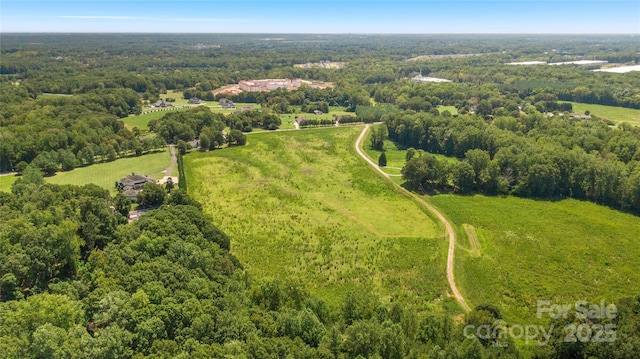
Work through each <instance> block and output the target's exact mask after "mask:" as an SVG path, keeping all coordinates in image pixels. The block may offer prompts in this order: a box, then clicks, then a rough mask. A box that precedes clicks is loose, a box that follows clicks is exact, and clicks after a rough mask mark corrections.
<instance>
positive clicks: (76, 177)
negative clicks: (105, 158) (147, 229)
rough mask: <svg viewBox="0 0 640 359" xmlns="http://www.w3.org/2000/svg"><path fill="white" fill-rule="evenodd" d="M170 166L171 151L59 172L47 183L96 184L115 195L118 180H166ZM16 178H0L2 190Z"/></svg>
mask: <svg viewBox="0 0 640 359" xmlns="http://www.w3.org/2000/svg"><path fill="white" fill-rule="evenodd" d="M170 164H171V155H170V154H169V151H168V150H167V151H164V152H156V153H151V154H147V155H143V156H140V157H128V158H121V159H118V160H115V161H113V162H104V163H98V164H95V165H91V166H88V167H78V168H76V169H74V170H73V171H68V172H58V173H56V174H55V175H54V176H51V177H45V178H44V179H45V181H46V182H49V183H55V184H61V185H64V184H72V185H77V186H82V185H85V184H89V183H93V184H96V185H98V186H100V187H102V188H106V189H108V190H109V191H111V194H116V193H117V192H116V189H115V187H114V183H115V181H117V180H119V179H121V178H123V177H125V176H126V175H128V174H130V173H131V172H135V173H141V174H145V175H149V176H151V177H153V178H155V179H160V178H162V177H164V172H163V171H164V170H166V169H167V167H169V165H170ZM16 179H18V177H17V176H0V191H3V192H10V191H11V185H12V184H13V182H15V180H16Z"/></svg>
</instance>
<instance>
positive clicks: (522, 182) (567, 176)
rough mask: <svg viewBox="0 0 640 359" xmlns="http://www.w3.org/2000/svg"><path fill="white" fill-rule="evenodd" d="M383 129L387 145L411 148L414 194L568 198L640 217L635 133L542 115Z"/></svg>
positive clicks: (439, 119) (406, 121) (411, 119)
mask: <svg viewBox="0 0 640 359" xmlns="http://www.w3.org/2000/svg"><path fill="white" fill-rule="evenodd" d="M385 126H387V128H388V130H389V138H391V139H392V140H394V141H396V142H397V143H398V144H399V145H400V146H403V147H404V148H409V151H408V153H407V163H406V165H405V167H404V168H403V170H402V174H403V176H404V179H405V180H406V182H407V185H409V186H410V187H412V188H414V189H419V190H429V189H433V188H434V187H436V188H449V189H452V190H454V191H456V192H462V193H468V192H480V193H486V194H490V195H495V194H514V195H517V196H522V197H534V198H562V197H572V198H577V199H586V200H590V201H593V202H596V203H600V204H604V205H607V206H610V207H613V208H617V209H621V210H624V211H629V212H633V213H636V214H639V213H640V129H638V128H637V127H633V126H630V125H626V124H623V125H620V126H619V127H618V128H611V127H610V126H608V125H606V124H605V123H603V122H601V121H598V120H579V119H573V118H571V117H568V116H554V117H551V118H549V117H545V116H543V115H541V114H540V113H533V114H531V115H523V116H521V117H520V118H515V117H498V118H496V119H494V120H493V121H489V122H487V121H485V120H483V119H481V118H478V117H476V116H460V117H457V118H450V117H445V116H434V115H432V114H429V113H402V114H396V115H391V116H389V117H387V118H386V120H385ZM416 150H418V151H416ZM433 154H442V155H445V156H449V157H455V158H457V159H459V160H460V161H454V163H453V164H451V163H450V161H447V160H444V159H440V158H438V157H436V156H435V155H433Z"/></svg>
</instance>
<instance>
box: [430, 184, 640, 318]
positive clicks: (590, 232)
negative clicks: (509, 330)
mask: <svg viewBox="0 0 640 359" xmlns="http://www.w3.org/2000/svg"><path fill="white" fill-rule="evenodd" d="M426 199H427V200H428V201H429V202H431V203H433V204H434V205H436V206H437V207H438V208H439V209H440V210H441V211H442V212H443V213H445V214H446V215H447V216H448V217H449V218H450V219H451V220H452V221H453V222H454V223H456V224H457V233H458V234H459V235H460V238H461V240H459V241H458V243H457V246H458V247H461V246H463V249H466V248H465V247H467V246H468V245H466V244H465V243H466V240H465V237H466V236H465V230H464V227H463V226H461V225H460V224H461V223H468V224H469V225H472V226H473V228H475V232H476V234H477V239H478V241H479V245H480V256H474V255H473V253H469V252H468V251H465V250H461V251H456V281H457V283H458V286H459V288H460V289H461V291H462V293H463V295H464V296H465V297H466V298H467V300H468V301H469V303H471V304H472V306H475V305H478V304H482V303H492V304H495V305H497V306H498V308H500V310H501V311H502V313H503V316H504V317H505V319H506V320H507V322H509V323H511V324H513V323H527V324H528V323H531V324H535V323H538V322H539V321H540V319H537V318H536V308H537V307H536V306H537V301H538V300H550V301H551V302H552V303H554V304H574V303H575V302H576V301H577V300H587V301H590V302H599V301H600V300H601V299H602V300H605V301H607V303H611V302H615V301H617V300H618V299H620V298H622V297H626V296H633V295H637V294H638V283H640V272H638V270H637V269H638V267H637V263H639V262H640V237H638V233H640V219H639V218H638V217H636V216H633V215H631V214H626V213H622V212H618V211H615V210H612V209H609V208H607V207H603V206H599V205H597V204H594V203H590V202H583V201H578V200H574V199H567V200H562V201H557V202H550V201H536V200H532V199H523V198H516V197H485V196H480V195H476V196H457V195H437V196H433V197H428V198H426ZM548 319H549V318H548V317H547V318H543V319H542V323H546V322H547V321H548Z"/></svg>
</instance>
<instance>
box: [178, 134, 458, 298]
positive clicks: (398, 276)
mask: <svg viewBox="0 0 640 359" xmlns="http://www.w3.org/2000/svg"><path fill="white" fill-rule="evenodd" d="M360 131H361V127H360V126H354V127H339V128H331V129H318V130H305V131H288V132H287V131H283V132H273V133H269V134H264V135H261V136H250V137H249V138H248V144H247V145H246V146H244V147H233V148H228V149H223V150H216V151H210V152H208V153H190V154H189V155H187V156H186V157H185V169H186V175H187V178H188V180H189V192H190V194H191V195H192V196H194V197H195V198H196V199H197V200H198V201H200V202H201V203H202V204H203V205H204V207H205V211H206V212H208V213H209V214H211V215H212V216H213V218H214V223H215V224H216V225H217V226H219V227H220V228H221V229H222V230H223V231H225V232H226V233H228V234H229V235H230V236H231V240H232V242H231V243H232V245H231V246H232V252H233V253H234V254H235V255H236V256H238V258H239V259H240V261H241V262H242V263H243V265H244V266H245V267H246V268H248V269H249V270H250V272H251V273H253V274H254V275H255V276H258V277H279V278H282V279H285V280H300V281H302V282H303V283H306V284H307V286H308V287H309V289H310V290H311V291H312V293H314V294H315V295H318V296H320V297H321V298H323V299H325V300H327V301H328V302H329V303H330V304H331V305H333V306H337V305H339V303H340V300H341V298H342V297H343V295H344V294H345V293H346V291H348V290H353V289H356V290H357V289H365V290H371V291H373V292H374V293H376V294H377V295H378V296H379V297H380V298H381V300H383V301H386V302H389V301H391V300H397V299H398V300H402V301H403V303H407V304H411V305H416V306H418V307H419V308H425V307H427V306H431V307H432V306H439V305H441V304H442V303H449V302H451V301H452V299H449V298H447V297H446V295H445V293H446V290H447V283H446V275H445V266H446V264H445V258H446V247H447V243H446V240H445V239H444V238H443V229H442V228H440V226H439V224H437V223H436V222H434V221H433V220H432V219H431V218H430V217H429V216H428V215H427V214H425V213H424V212H423V211H422V210H421V209H420V208H419V207H418V206H416V205H415V204H414V203H413V202H412V201H411V200H409V199H407V198H406V197H404V196H401V195H399V194H398V192H396V190H395V189H394V188H393V186H392V185H391V184H390V183H388V182H386V181H385V180H384V179H382V178H381V177H379V176H377V175H375V173H374V172H373V170H372V169H371V168H369V167H368V166H367V165H366V163H365V162H364V161H363V160H362V159H360V158H359V157H358V156H357V155H356V154H355V150H354V149H353V144H354V142H355V139H356V137H357V135H358V133H359V132H360Z"/></svg>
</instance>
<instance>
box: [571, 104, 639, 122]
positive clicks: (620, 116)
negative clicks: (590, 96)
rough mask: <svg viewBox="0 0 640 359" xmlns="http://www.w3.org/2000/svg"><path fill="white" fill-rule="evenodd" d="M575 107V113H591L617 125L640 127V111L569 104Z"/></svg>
mask: <svg viewBox="0 0 640 359" xmlns="http://www.w3.org/2000/svg"><path fill="white" fill-rule="evenodd" d="M569 103H570V104H571V105H572V106H573V112H575V113H585V111H589V112H590V113H591V114H592V115H595V116H598V117H600V118H606V119H607V120H611V121H613V122H615V123H622V122H628V123H630V124H632V125H635V126H640V110H636V109H632V108H624V107H616V106H603V105H590V104H586V103H579V102H569Z"/></svg>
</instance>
